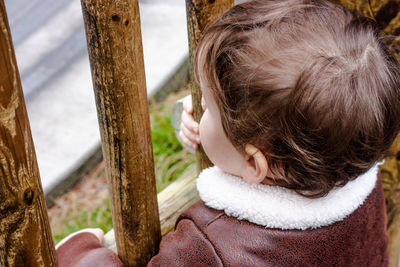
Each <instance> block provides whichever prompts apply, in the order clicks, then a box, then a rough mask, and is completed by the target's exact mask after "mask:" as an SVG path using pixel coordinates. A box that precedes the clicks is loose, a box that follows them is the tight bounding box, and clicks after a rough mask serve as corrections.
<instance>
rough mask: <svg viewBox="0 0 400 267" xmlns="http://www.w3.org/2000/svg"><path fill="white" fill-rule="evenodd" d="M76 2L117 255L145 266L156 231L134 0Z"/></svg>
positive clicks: (128, 262) (155, 246) (153, 250)
mask: <svg viewBox="0 0 400 267" xmlns="http://www.w3.org/2000/svg"><path fill="white" fill-rule="evenodd" d="M81 3H82V11H83V17H84V21H85V29H86V37H87V44H88V51H89V59H90V67H91V71H92V80H93V87H94V91H95V97H96V106H97V114H98V120H99V125H100V133H101V140H102V148H103V155H104V159H105V162H106V176H107V181H108V185H109V191H110V194H111V204H112V205H111V206H112V207H111V211H112V218H113V224H114V229H115V234H116V243H117V248H118V255H119V257H120V258H121V260H122V261H123V262H124V264H125V265H126V266H144V265H146V263H147V262H148V260H149V259H150V258H151V257H152V256H153V255H154V254H155V253H156V252H157V250H158V245H159V242H160V239H161V233H160V222H159V215H158V209H157V198H156V197H157V194H156V188H155V179H154V163H153V151H152V143H151V132H150V121H149V110H148V101H147V93H146V84H145V73H144V64H143V49H142V40H141V31H140V18H139V7H138V1H137V0H132V1H126V0H125V1H123V0H115V1H109V0H82V1H81Z"/></svg>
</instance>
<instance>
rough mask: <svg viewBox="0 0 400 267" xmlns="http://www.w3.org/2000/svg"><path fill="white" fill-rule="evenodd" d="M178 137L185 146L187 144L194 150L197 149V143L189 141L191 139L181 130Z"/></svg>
mask: <svg viewBox="0 0 400 267" xmlns="http://www.w3.org/2000/svg"><path fill="white" fill-rule="evenodd" d="M179 138H180V139H181V142H182V143H183V144H184V145H186V146H188V147H190V148H193V149H194V150H196V149H197V144H196V143H193V142H191V141H190V140H189V139H188V138H187V137H186V136H185V135H184V134H183V132H182V130H181V131H179Z"/></svg>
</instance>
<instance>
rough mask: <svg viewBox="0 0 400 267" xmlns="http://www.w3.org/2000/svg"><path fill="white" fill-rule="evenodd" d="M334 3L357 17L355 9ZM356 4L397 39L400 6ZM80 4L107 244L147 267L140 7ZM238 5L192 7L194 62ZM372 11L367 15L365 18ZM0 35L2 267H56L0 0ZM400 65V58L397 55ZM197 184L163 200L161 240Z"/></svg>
mask: <svg viewBox="0 0 400 267" xmlns="http://www.w3.org/2000/svg"><path fill="white" fill-rule="evenodd" d="M333 1H336V2H340V3H342V4H344V5H347V7H349V8H353V7H352V5H353V0H351V1H350V0H349V1H350V2H349V1H348V0H333ZM348 2H349V3H350V4H351V5H350V6H349V3H348ZM356 2H359V3H361V4H362V5H356V6H354V8H356V9H359V11H361V12H362V13H363V12H364V15H368V14H370V13H371V14H372V15H373V16H372V17H373V18H375V17H379V16H375V15H374V13H376V14H378V15H379V14H381V13H382V12H381V11H382V10H384V11H385V10H386V11H387V10H389V11H390V12H389V11H388V12H389V13H390V14H389V13H388V14H389V15H390V16H392V17H391V19H392V20H391V22H390V23H388V24H387V25H386V24H385V25H384V26H385V28H384V31H385V32H386V33H398V31H397V29H398V28H399V27H400V26H399V25H400V23H399V21H400V19H398V18H399V16H398V14H400V11H399V9H400V5H399V4H398V1H397V0H396V1H395V0H377V1H372V3H373V4H372V6H371V1H368V0H359V1H356ZM81 3H82V11H83V16H84V21H85V29H86V37H87V44H88V51H89V58H90V66H91V71H92V79H93V86H94V91H95V98H96V105H97V112H98V119H99V125H100V132H101V138H102V148H103V155H104V158H105V161H106V175H107V180H108V185H109V188H110V190H109V191H110V194H111V210H112V216H113V224H114V228H115V240H114V239H113V238H110V240H111V241H110V240H108V241H109V243H108V245H109V246H111V247H113V244H114V243H116V247H117V250H118V254H119V257H120V258H121V260H122V261H123V262H124V263H125V265H126V266H144V265H146V263H147V262H148V260H149V259H150V258H151V257H152V256H153V255H154V254H155V253H156V252H157V250H158V245H159V242H160V239H161V230H160V217H159V212H158V205H157V195H156V190H155V179H154V164H153V152H152V144H151V132H150V123H149V111H148V101H147V93H146V85H145V73H144V64H143V52H142V41H141V30H140V18H139V7H138V1H137V0H130V1H127V0H114V1H109V0H81ZM393 3H395V4H393ZM232 5H233V0H219V1H215V0H186V10H187V21H188V35H189V46H190V47H189V51H190V59H191V60H192V58H193V53H194V51H195V49H196V47H197V44H198V41H199V40H200V38H201V36H202V34H203V31H204V29H205V27H206V26H207V25H208V24H209V23H210V22H212V21H213V20H214V19H215V18H216V17H217V16H219V15H220V14H222V12H224V11H225V10H227V9H228V8H229V7H231V6H232ZM367 9H368V12H369V13H368V12H367V13H365V10H367ZM394 9H396V10H394ZM386 11H385V12H386ZM395 11H396V12H395ZM382 14H383V13H382ZM385 14H386V13H385ZM385 14H384V15H385ZM396 14H397V15H396ZM387 16H388V15H385V16H383V17H382V16H380V17H382V18H383V19H387V18H386V17H387ZM378 24H379V21H378ZM380 25H383V24H382V23H381V24H380ZM382 27H383V26H382ZM0 28H1V32H0V55H1V59H0V266H57V263H56V257H55V250H54V243H53V239H52V237H51V232H50V227H49V222H48V217H47V212H46V205H45V201H44V196H43V190H42V187H41V182H40V177H39V171H38V166H37V162H36V156H35V149H34V145H33V141H32V137H31V131H30V126H29V122H28V117H27V113H26V107H25V102H24V98H23V93H22V88H21V82H20V77H19V73H18V68H17V64H16V59H15V54H14V48H13V45H12V41H11V34H10V28H9V24H8V20H7V15H6V10H5V6H4V0H0ZM392 30H393V32H392ZM396 40H397V47H400V44H399V43H398V39H396ZM393 45H394V44H392V46H393ZM398 50H399V51H400V49H398ZM397 56H398V57H399V58H400V56H399V53H398V54H397ZM190 69H191V90H192V96H193V106H194V117H195V119H196V120H197V121H199V120H200V118H201V115H202V109H201V105H200V99H201V92H200V89H199V86H198V85H197V84H196V82H195V81H194V78H193V68H192V64H191V68H190ZM397 143H399V141H397ZM395 145H396V144H395ZM396 151H398V149H397V146H396V149H395V152H396ZM196 157H197V160H198V172H199V171H200V170H201V169H203V168H204V167H207V166H210V164H211V163H210V161H209V160H208V159H207V157H206V155H205V154H204V151H203V150H202V149H200V151H199V152H197V155H196ZM393 157H394V156H393ZM393 162H394V164H396V163H398V162H395V161H393ZM382 168H385V166H383V167H381V169H382ZM387 173H389V172H386V174H387ZM384 174H385V173H384ZM389 176H390V177H389V178H387V179H388V180H390V181H393V186H392V189H393V190H392V191H393V192H397V194H395V196H398V195H400V193H398V192H400V189H399V181H398V172H396V173H395V174H393V175H389ZM194 177H195V175H193V173H191V174H190V177H189V176H188V177H187V179H183V180H180V181H177V183H176V184H175V186H170V187H169V188H168V189H167V190H166V191H165V192H163V193H160V195H159V200H160V210H161V211H162V214H161V221H162V223H163V234H165V233H166V232H167V231H169V230H170V229H171V228H172V225H173V221H174V220H175V218H176V215H177V213H176V211H177V210H180V209H183V208H186V207H187V206H188V205H190V204H191V203H193V201H195V200H196V199H197V198H198V196H197V194H196V193H195V189H194ZM184 194H186V196H185V197H182V199H179V201H177V199H176V198H181V196H182V195H184ZM390 198H393V197H390V196H389V197H388V196H387V199H390ZM393 199H394V198H393ZM396 199H397V197H396ZM392 202H393V203H392ZM392 202H387V203H392V204H391V206H394V208H391V209H390V210H391V212H388V213H389V215H390V217H389V218H390V222H391V223H390V224H389V234H390V240H391V243H390V249H391V258H392V262H391V265H392V266H395V265H396V264H397V262H398V259H399V246H398V239H399V238H400V231H399V229H398V227H399V225H400V215H399V214H400V212H399V210H400V205H399V203H400V201H398V200H396V201H394V200H393V201H392ZM110 236H111V235H110Z"/></svg>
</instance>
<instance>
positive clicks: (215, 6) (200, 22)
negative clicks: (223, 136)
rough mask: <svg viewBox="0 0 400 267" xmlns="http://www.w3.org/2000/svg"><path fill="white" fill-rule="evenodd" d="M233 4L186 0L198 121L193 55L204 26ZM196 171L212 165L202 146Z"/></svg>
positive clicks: (230, 0) (198, 111) (197, 108)
mask: <svg viewBox="0 0 400 267" xmlns="http://www.w3.org/2000/svg"><path fill="white" fill-rule="evenodd" d="M232 6H233V0H218V1H215V0H186V16H187V24H188V25H187V27H188V37H189V58H190V85H191V91H192V103H193V110H194V111H193V117H194V119H195V120H196V121H197V122H199V121H200V119H201V116H202V115H203V110H202V108H201V91H200V87H199V85H198V84H197V83H196V81H195V79H194V75H193V56H194V52H195V51H196V48H197V44H198V43H199V40H200V38H201V36H202V35H203V32H204V29H205V28H206V26H207V25H208V24H209V23H211V22H213V21H214V20H215V19H216V18H218V16H220V15H221V14H222V13H223V12H225V11H226V10H228V9H229V8H230V7H232ZM196 160H197V172H198V173H199V172H200V171H201V170H202V169H204V168H207V167H210V166H212V163H211V162H210V160H209V159H208V157H207V155H206V154H205V153H204V150H203V148H202V146H201V145H200V147H199V149H198V150H197V151H196Z"/></svg>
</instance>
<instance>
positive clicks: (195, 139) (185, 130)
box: [180, 123, 200, 144]
mask: <svg viewBox="0 0 400 267" xmlns="http://www.w3.org/2000/svg"><path fill="white" fill-rule="evenodd" d="M180 128H181V131H182V132H183V134H184V135H185V136H186V138H187V139H189V141H190V142H192V143H197V144H200V136H199V135H198V134H196V133H194V132H191V131H190V130H189V129H188V128H186V127H185V125H184V124H183V123H181V126H180Z"/></svg>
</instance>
